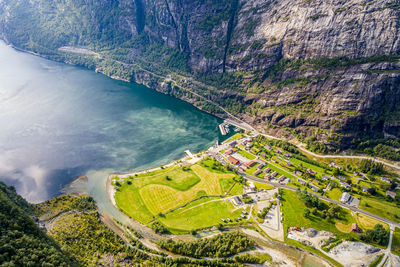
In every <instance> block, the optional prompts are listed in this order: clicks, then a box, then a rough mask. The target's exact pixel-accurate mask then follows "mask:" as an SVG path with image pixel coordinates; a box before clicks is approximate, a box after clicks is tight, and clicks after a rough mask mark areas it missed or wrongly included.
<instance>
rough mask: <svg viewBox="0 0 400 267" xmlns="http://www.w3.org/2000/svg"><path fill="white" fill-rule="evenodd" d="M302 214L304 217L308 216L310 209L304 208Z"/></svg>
mask: <svg viewBox="0 0 400 267" xmlns="http://www.w3.org/2000/svg"><path fill="white" fill-rule="evenodd" d="M303 216H304V217H306V218H309V217H310V210H309V209H307V208H305V209H304V214H303Z"/></svg>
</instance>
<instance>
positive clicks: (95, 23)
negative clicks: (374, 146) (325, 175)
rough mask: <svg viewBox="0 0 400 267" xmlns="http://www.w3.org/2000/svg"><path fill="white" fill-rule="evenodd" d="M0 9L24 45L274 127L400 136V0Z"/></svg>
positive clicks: (0, 28)
mask: <svg viewBox="0 0 400 267" xmlns="http://www.w3.org/2000/svg"><path fill="white" fill-rule="evenodd" d="M0 14H1V16H0V32H1V36H2V37H3V39H5V40H6V41H7V42H9V43H12V44H14V45H15V46H17V47H21V48H24V49H27V50H30V51H34V52H38V53H40V54H42V55H45V56H49V57H50V58H52V59H56V60H61V61H67V62H70V63H75V64H79V65H85V66H88V67H90V68H96V69H97V70H98V71H101V72H103V73H105V74H107V75H109V76H114V77H123V78H124V79H125V80H131V81H136V82H139V83H144V84H147V85H149V86H150V87H152V88H156V89H157V90H159V91H162V92H164V93H169V94H171V95H174V96H176V97H179V98H181V99H184V100H186V101H189V102H191V103H193V104H195V105H196V106H198V107H200V108H202V109H204V110H206V111H209V112H211V113H220V111H219V110H218V108H215V107H210V106H209V103H206V102H205V101H203V100H201V99H199V98H198V97H196V96H195V95H194V94H193V93H191V92H195V93H196V94H199V95H201V96H204V97H205V98H207V99H210V100H211V101H213V102H216V103H218V104H219V105H220V106H222V107H224V108H226V109H227V110H228V111H230V112H232V113H234V114H235V115H236V116H238V117H240V118H242V119H244V120H246V121H247V122H249V123H251V124H253V125H254V126H255V127H257V128H258V129H260V130H263V131H266V132H269V133H272V134H275V135H279V136H286V137H287V138H293V137H297V138H298V139H301V140H304V139H305V138H307V137H311V138H314V137H315V138H314V139H312V140H313V142H318V141H321V144H322V143H324V144H325V145H327V147H328V148H330V149H337V148H345V147H349V146H351V145H352V144H354V143H355V142H357V140H361V139H363V138H366V137H368V138H373V137H377V136H378V137H383V136H384V137H390V138H399V137H400V119H399V118H400V105H399V101H400V88H399V84H400V63H399V59H400V41H399V38H398V36H399V28H400V27H399V17H400V1H398V0H383V1H371V0H349V1H343V0H328V1H326V0H279V1H278V0H274V1H262V0H229V1H217V0H207V1H189V0H135V1H127V0H120V1H112V0H101V1H92V0H85V1H84V2H83V3H82V2H81V1H77V0H65V1H54V2H53V1H39V0H31V1H27V0H3V1H0ZM62 46H79V47H87V48H90V49H92V50H94V51H96V52H97V53H98V55H100V56H99V57H97V58H96V57H95V56H91V57H90V56H82V55H81V56H79V57H77V56H72V55H68V54H66V53H65V52H63V53H61V52H60V51H59V50H58V48H60V47H62ZM138 66H140V67H138ZM143 69H145V70H147V72H146V71H143ZM152 73H155V74H156V75H152ZM174 74H176V75H174ZM178 74H179V75H178ZM182 76H183V77H188V78H187V79H186V78H182ZM162 77H164V78H162ZM165 77H168V78H167V79H165ZM192 80H197V81H201V82H202V83H203V84H204V86H201V85H199V84H196V83H193V82H191V81H192ZM171 81H172V82H171ZM182 88H189V89H190V90H189V91H188V90H186V91H185V90H183V89H182ZM210 88H212V89H210ZM190 91H191V92H190Z"/></svg>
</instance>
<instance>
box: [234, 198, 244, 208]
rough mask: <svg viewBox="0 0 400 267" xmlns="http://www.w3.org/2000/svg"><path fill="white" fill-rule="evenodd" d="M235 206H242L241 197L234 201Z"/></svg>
mask: <svg viewBox="0 0 400 267" xmlns="http://www.w3.org/2000/svg"><path fill="white" fill-rule="evenodd" d="M232 201H233V204H235V205H236V206H240V205H242V204H243V202H242V200H241V199H240V197H238V196H236V197H234V198H233V199H232Z"/></svg>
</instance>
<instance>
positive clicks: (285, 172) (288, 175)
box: [267, 163, 297, 180]
mask: <svg viewBox="0 0 400 267" xmlns="http://www.w3.org/2000/svg"><path fill="white" fill-rule="evenodd" d="M267 167H269V168H270V169H271V170H272V171H276V172H278V174H279V176H281V175H285V176H286V177H287V178H290V179H292V180H296V179H297V178H296V176H294V175H293V174H291V173H290V172H289V171H286V170H285V171H283V170H281V169H279V168H277V167H275V165H272V164H270V163H267ZM279 176H278V177H279Z"/></svg>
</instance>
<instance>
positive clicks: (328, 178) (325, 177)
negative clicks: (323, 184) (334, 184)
mask: <svg viewBox="0 0 400 267" xmlns="http://www.w3.org/2000/svg"><path fill="white" fill-rule="evenodd" d="M330 179H331V177H329V176H327V175H325V174H323V175H322V180H325V181H328V180H330Z"/></svg>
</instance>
